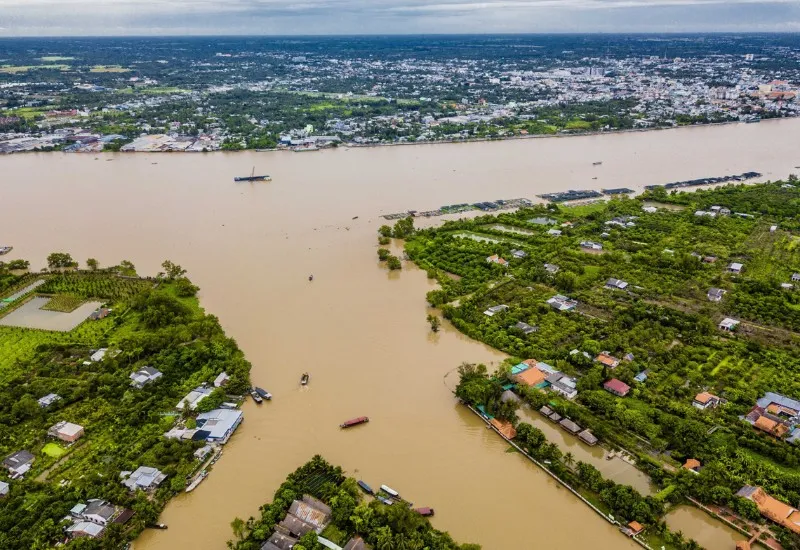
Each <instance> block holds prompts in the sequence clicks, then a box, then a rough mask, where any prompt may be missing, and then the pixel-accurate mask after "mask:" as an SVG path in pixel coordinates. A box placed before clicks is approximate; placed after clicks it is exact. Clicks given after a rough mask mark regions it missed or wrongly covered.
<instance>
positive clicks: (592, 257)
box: [406, 178, 800, 548]
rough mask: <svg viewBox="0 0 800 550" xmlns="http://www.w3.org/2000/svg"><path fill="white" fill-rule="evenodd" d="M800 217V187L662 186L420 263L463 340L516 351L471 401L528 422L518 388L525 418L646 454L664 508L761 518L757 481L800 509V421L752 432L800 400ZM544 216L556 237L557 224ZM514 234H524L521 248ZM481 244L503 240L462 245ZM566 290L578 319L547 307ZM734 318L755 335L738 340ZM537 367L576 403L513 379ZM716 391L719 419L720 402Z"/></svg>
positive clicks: (603, 498) (423, 248) (538, 212)
mask: <svg viewBox="0 0 800 550" xmlns="http://www.w3.org/2000/svg"><path fill="white" fill-rule="evenodd" d="M646 200H647V201H658V202H657V203H655V206H652V207H651V206H650V205H651V203H650V202H647V203H645V202H644V201H646ZM659 203H660V204H661V205H663V203H671V204H673V205H679V206H683V207H684V208H682V209H674V208H670V209H666V208H662V207H660V205H659ZM798 204H800V187H796V186H795V181H794V178H792V179H791V180H790V181H788V182H776V183H767V184H763V185H755V186H745V185H737V186H734V185H730V186H725V187H721V188H717V189H712V190H706V191H699V192H697V193H667V192H664V191H663V190H656V191H652V192H649V193H647V194H645V195H644V196H643V197H639V198H637V199H629V198H622V199H614V200H612V201H610V202H608V203H601V204H595V205H592V206H591V207H580V208H570V207H567V206H556V205H548V206H537V207H535V208H529V209H522V210H519V211H517V212H515V213H502V214H499V215H496V216H482V217H478V218H475V219H471V220H459V221H450V222H445V223H444V224H443V225H442V226H441V227H439V228H435V229H427V230H419V231H417V232H416V233H415V234H414V235H412V236H411V237H410V238H409V239H408V240H407V242H406V253H407V254H408V256H409V257H410V258H411V259H412V260H413V261H414V262H415V263H417V264H418V265H419V266H420V267H421V268H422V269H425V270H427V271H428V273H429V274H433V276H435V277H436V279H437V281H438V282H439V284H440V289H437V290H433V291H431V292H429V293H428V301H429V302H430V304H431V305H433V306H435V307H438V308H441V311H442V313H443V316H444V317H445V318H446V319H448V320H449V321H450V322H451V323H452V324H453V326H455V327H456V328H457V329H459V330H460V331H461V332H463V333H465V334H467V335H469V336H471V337H473V338H475V339H478V340H481V341H483V342H485V343H487V344H489V345H491V346H494V347H496V348H498V349H500V350H503V351H505V352H506V353H508V354H509V355H511V356H512V359H511V360H510V361H508V362H507V363H506V364H504V366H503V367H502V368H501V369H500V370H499V371H498V372H497V373H495V374H494V375H493V376H491V377H490V376H489V375H488V374H487V373H486V372H485V370H484V371H481V370H476V369H474V368H473V369H470V370H468V371H463V369H462V380H461V384H460V385H459V388H458V391H457V394H458V396H459V397H460V398H461V399H462V400H463V401H464V402H467V403H471V404H474V405H482V406H483V407H484V408H485V410H486V412H487V414H491V415H493V416H496V417H498V418H501V419H508V420H510V421H512V422H514V423H516V421H517V419H516V414H515V412H514V410H513V409H514V406H513V405H512V404H509V403H511V402H509V401H504V400H502V399H501V394H502V392H503V389H504V386H505V387H506V388H511V389H513V390H514V391H515V392H516V393H517V394H518V395H520V396H522V397H523V400H524V402H525V403H526V406H532V407H534V409H538V408H539V407H541V406H543V405H545V404H546V405H547V406H548V407H550V408H551V409H552V410H553V411H556V412H557V413H558V414H559V415H560V416H563V417H566V418H569V419H571V420H573V421H574V422H576V423H578V424H580V426H583V427H588V428H590V429H591V431H592V432H593V433H594V434H595V435H596V436H597V437H599V438H600V440H601V441H602V442H603V443H604V444H605V445H607V446H609V447H611V448H624V449H626V450H627V451H629V452H631V453H632V454H633V455H634V456H636V458H637V459H638V464H637V466H638V467H639V468H640V469H642V470H644V471H645V472H646V473H648V474H649V475H650V476H651V478H652V480H653V481H654V482H655V483H656V484H658V485H659V486H661V487H662V488H665V490H664V491H662V492H661V493H659V495H661V498H662V499H664V500H665V502H668V503H678V502H681V501H682V500H683V499H684V498H685V497H687V496H691V497H694V498H697V499H699V500H700V501H702V502H705V503H708V504H714V505H719V506H723V507H727V508H728V509H730V510H732V511H733V512H734V513H736V514H738V515H739V516H740V517H741V518H743V519H749V520H751V521H754V520H759V514H758V510H757V508H756V505H755V504H754V503H753V502H752V501H751V500H747V499H745V498H740V497H737V496H736V493H737V491H739V489H740V488H741V487H742V486H743V485H757V486H761V487H764V489H765V490H766V491H767V492H768V493H769V494H771V495H772V496H774V497H775V498H777V499H779V500H782V501H784V502H787V503H789V504H796V503H797V502H798V501H800V474H798V473H797V467H798V466H800V447H798V446H797V445H796V444H794V443H793V440H794V437H793V436H794V435H797V434H800V426H797V425H796V424H795V420H794V417H791V418H790V417H789V416H791V411H790V412H789V413H787V414H789V416H784V417H781V418H779V419H778V424H780V425H782V426H785V429H784V428H781V429H780V430H775V431H773V432H767V431H765V430H763V429H762V430H759V429H757V426H758V425H757V426H754V425H753V421H752V418H757V416H755V417H753V416H752V414H756V415H758V414H766V413H764V412H763V409H762V410H761V411H762V412H759V409H754V406H755V405H756V400H758V399H759V398H761V397H762V396H763V395H764V394H765V393H766V392H774V393H777V394H781V395H783V396H787V397H788V398H791V399H798V398H800V379H799V378H798V377H797V373H798V372H800V360H798V354H797V352H798V344H800V333H798V332H796V331H798V330H800V322H799V321H798V319H800V317H797V309H798V308H797V304H798V303H800V298H798V296H800V294H798V290H800V289H798V290H796V289H795V287H794V284H797V283H796V280H797V279H798V278H800V275H795V274H796V273H800V248H798V246H797V243H798V239H800V235H799V234H798V233H797V231H798V230H800V227H798V225H797V222H796V221H795V214H796V212H797V205H798ZM709 212H713V213H714V214H713V215H709V214H708V213H709ZM543 217H546V218H548V219H552V220H553V222H554V224H556V225H550V226H548V225H546V224H545V225H542V224H541V223H540V220H541V219H542V218H543ZM498 224H502V228H500V229H506V230H505V231H501V230H499V225H498ZM553 227H558V229H559V230H560V232H561V233H560V236H557V234H556V232H552V231H550V229H552V228H553ZM507 228H516V229H519V231H516V232H514V234H513V236H514V242H513V243H512V242H510V240H509V238H508V232H507ZM465 231H469V232H471V233H475V234H478V235H484V236H488V237H491V241H490V240H477V239H463V238H459V237H458V234H460V233H463V232H465ZM592 243H595V244H596V245H598V246H594V247H592V246H591V245H592ZM495 256H496V257H497V258H499V259H500V260H502V259H507V260H508V263H506V264H505V265H504V264H503V263H502V262H500V261H498V259H497V258H495ZM453 275H457V276H458V277H453ZM556 295H566V297H567V298H568V299H570V300H574V301H575V302H576V303H575V304H574V306H572V304H569V306H570V307H567V306H564V307H565V309H571V311H559V310H558V308H560V307H561V306H560V305H559V304H560V303H563V302H553V303H552V304H551V303H550V302H548V300H550V299H551V298H553V297H554V296H556ZM501 306H505V307H501ZM724 319H733V320H734V321H739V324H738V325H736V326H734V327H733V329H732V330H723V329H724V328H725V326H726V325H725V324H724V323H722V324H721V322H722V321H723V320H724ZM525 329H530V330H525ZM601 353H602V354H605V355H607V356H609V357H610V359H603V358H602V357H600V354H601ZM529 358H533V359H536V360H538V361H545V362H547V363H548V364H550V365H553V367H554V368H555V369H557V370H558V371H560V372H562V373H564V374H566V375H568V376H569V377H571V378H573V379H574V380H575V381H576V390H577V397H574V399H567V397H565V396H563V395H561V394H557V393H554V392H549V391H547V392H545V391H543V390H541V389H539V388H544V387H546V386H547V385H548V384H546V383H542V384H538V386H539V388H536V387H528V386H527V384H526V383H524V382H523V381H521V380H520V379H519V378H517V377H515V376H514V375H512V372H511V367H512V365H514V364H515V363H519V362H520V361H521V360H523V359H529ZM601 359H602V360H601ZM611 379H617V380H619V381H622V382H624V383H625V384H627V386H629V387H630V388H631V389H630V390H629V392H628V391H626V392H625V396H624V397H619V396H617V395H614V394H612V393H610V392H609V391H608V390H607V389H604V384H605V383H606V382H608V381H609V380H611ZM622 387H624V385H623V386H622ZM706 393H708V394H710V395H711V397H712V398H714V400H713V401H712V405H711V406H703V401H704V400H705V399H706V398H705V397H703V395H704V394H706ZM698 399H699V400H700V401H698ZM751 411H755V412H753V413H751ZM748 414H751V416H750V417H748V418H751V420H750V421H749V422H748V421H745V420H744V417H745V415H748ZM764 418H767V417H764ZM762 425H763V424H762ZM531 430H534V431H531ZM517 431H518V433H519V435H518V436H517V437H518V441H520V444H521V445H523V446H525V447H526V449H527V450H528V451H530V452H531V454H532V455H534V456H539V457H545V456H546V457H547V459H548V460H551V461H553V468H555V469H557V470H558V469H561V470H563V471H559V472H557V473H558V474H559V475H562V474H565V475H567V476H568V477H570V478H573V477H575V476H578V479H577V482H578V485H579V486H582V487H585V488H586V489H587V490H590V491H593V492H595V493H597V495H598V498H599V502H601V503H602V504H604V505H606V506H608V508H609V509H611V510H613V511H614V512H615V515H618V516H619V517H621V518H625V519H626V520H637V521H639V522H642V523H645V524H647V525H649V526H650V529H649V530H648V533H650V534H654V533H655V532H656V531H658V530H659V529H660V527H659V525H660V523H659V522H660V520H659V519H658V518H660V517H661V514H662V512H663V506H662V505H661V504H663V503H655V502H653V499H652V498H651V497H647V498H646V499H642V501H641V502H642V503H641V504H638V501H637V499H641V498H642V497H641V496H636V495H634V494H633V493H631V492H630V491H628V489H630V488H627V489H625V491H627V493H626V494H627V495H628V496H626V498H625V500H624V505H623V504H621V503H620V502H618V501H617V500H616V497H614V498H612V496H613V495H612V494H611V493H610V492H609V489H608V487H606V486H605V485H602V484H597V483H589V482H588V481H587V480H583V479H580V476H579V471H578V470H577V469H576V468H566V465H564V464H563V460H562V457H558V456H557V454H558V453H555V451H557V450H558V449H553V448H552V447H548V444H546V443H544V442H540V441H539V439H540V438H538V434H536V431H535V428H531V427H524V425H523V426H522V427H521V426H517ZM531 434H533V435H531ZM531 437H532V438H533V439H531ZM531 441H533V443H536V444H532V443H531ZM551 454H554V455H556V456H550V455H551ZM688 459H695V460H697V461H699V463H700V464H701V465H702V466H701V467H699V468H698V470H699V473H698V472H694V471H693V472H689V471H688V470H687V469H685V468H681V466H682V465H683V464H684V462H686V461H687V460H688ZM559 460H561V461H562V462H561V466H558V464H559V462H558V461H559ZM564 468H566V469H564ZM582 468H583V469H584V470H585V469H586V467H585V466H584V467H582ZM603 483H610V482H607V481H605V482H603ZM620 490H622V489H620ZM614 491H616V489H614ZM631 491H632V489H631ZM769 527H770V530H771V531H772V533H773V535H774V537H775V538H776V539H778V540H779V541H780V542H781V543H782V544H783V545H784V547H787V548H796V547H800V542H798V537H797V535H795V534H792V533H791V532H790V531H789V530H787V529H784V528H783V527H779V526H777V525H774V524H770V526H769Z"/></svg>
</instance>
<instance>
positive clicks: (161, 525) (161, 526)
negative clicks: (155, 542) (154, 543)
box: [148, 523, 167, 529]
mask: <svg viewBox="0 0 800 550" xmlns="http://www.w3.org/2000/svg"><path fill="white" fill-rule="evenodd" d="M148 527H150V528H151V529H166V528H167V524H166V523H153V524H150V525H148Z"/></svg>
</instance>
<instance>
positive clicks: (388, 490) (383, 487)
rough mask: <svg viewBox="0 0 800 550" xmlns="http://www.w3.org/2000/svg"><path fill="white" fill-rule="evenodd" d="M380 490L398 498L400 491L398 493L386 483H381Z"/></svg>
mask: <svg viewBox="0 0 800 550" xmlns="http://www.w3.org/2000/svg"><path fill="white" fill-rule="evenodd" d="M381 491H383V492H384V493H386V494H387V495H389V496H390V497H392V498H400V493H398V492H397V491H395V490H394V489H392V488H391V487H389V486H388V485H381Z"/></svg>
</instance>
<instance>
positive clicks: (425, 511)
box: [414, 507, 433, 517]
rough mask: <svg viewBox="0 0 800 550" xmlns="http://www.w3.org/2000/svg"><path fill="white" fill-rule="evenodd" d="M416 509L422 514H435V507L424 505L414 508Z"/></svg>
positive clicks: (427, 515)
mask: <svg viewBox="0 0 800 550" xmlns="http://www.w3.org/2000/svg"><path fill="white" fill-rule="evenodd" d="M414 511H415V512H416V513H418V514H419V515H421V516H425V517H429V516H432V515H433V508H428V507H423V508H414Z"/></svg>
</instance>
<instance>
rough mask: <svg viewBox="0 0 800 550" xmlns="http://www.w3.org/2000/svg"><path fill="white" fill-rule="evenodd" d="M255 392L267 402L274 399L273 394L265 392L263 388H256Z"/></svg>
mask: <svg viewBox="0 0 800 550" xmlns="http://www.w3.org/2000/svg"><path fill="white" fill-rule="evenodd" d="M253 390H254V391H255V392H256V393H257V394H258V395H259V397H261V398H262V399H265V400H267V401H269V400H270V399H272V394H271V393H269V392H268V391H267V390H265V389H262V388H259V387H258V386H256V387H255V388H253Z"/></svg>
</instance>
